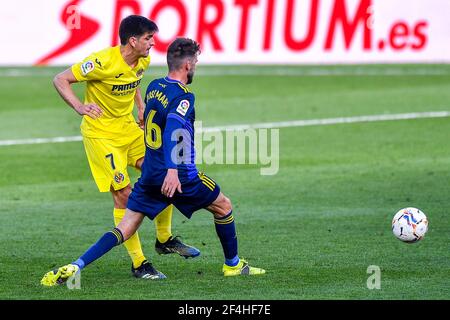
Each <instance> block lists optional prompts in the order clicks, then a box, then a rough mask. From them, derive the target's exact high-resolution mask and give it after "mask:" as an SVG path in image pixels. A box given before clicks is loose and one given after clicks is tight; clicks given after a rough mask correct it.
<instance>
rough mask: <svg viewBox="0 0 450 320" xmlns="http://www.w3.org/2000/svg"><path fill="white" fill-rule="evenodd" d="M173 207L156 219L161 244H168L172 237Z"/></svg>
mask: <svg viewBox="0 0 450 320" xmlns="http://www.w3.org/2000/svg"><path fill="white" fill-rule="evenodd" d="M172 213H173V205H170V206H168V207H167V208H165V209H164V210H163V211H161V213H160V214H158V215H157V216H156V218H155V226H156V237H157V238H158V241H159V242H161V243H164V242H166V241H167V240H169V238H170V237H171V236H172Z"/></svg>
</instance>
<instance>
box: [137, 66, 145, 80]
mask: <svg viewBox="0 0 450 320" xmlns="http://www.w3.org/2000/svg"><path fill="white" fill-rule="evenodd" d="M143 74H144V69H142V68H141V69H139V70H138V72H136V77H138V78H139V77H140V76H142V75H143Z"/></svg>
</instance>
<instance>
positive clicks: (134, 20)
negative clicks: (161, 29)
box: [119, 15, 158, 46]
mask: <svg viewBox="0 0 450 320" xmlns="http://www.w3.org/2000/svg"><path fill="white" fill-rule="evenodd" d="M157 31H158V26H157V25H156V23H154V22H153V21H152V20H150V19H147V18H146V17H143V16H137V15H131V16H128V17H126V18H125V19H123V20H122V21H121V22H120V26H119V37H120V44H122V45H123V46H124V45H126V44H127V43H128V39H130V38H131V37H140V36H142V35H143V34H144V33H146V32H157Z"/></svg>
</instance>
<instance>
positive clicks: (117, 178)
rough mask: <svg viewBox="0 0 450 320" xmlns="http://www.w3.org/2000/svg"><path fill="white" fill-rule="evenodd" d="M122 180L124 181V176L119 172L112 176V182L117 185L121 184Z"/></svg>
mask: <svg viewBox="0 0 450 320" xmlns="http://www.w3.org/2000/svg"><path fill="white" fill-rule="evenodd" d="M124 179H125V177H124V175H123V174H122V173H120V172H118V173H116V174H115V175H114V181H115V182H117V183H122V182H123V180H124Z"/></svg>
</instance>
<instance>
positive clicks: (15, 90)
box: [0, 65, 450, 300]
mask: <svg viewBox="0 0 450 320" xmlns="http://www.w3.org/2000/svg"><path fill="white" fill-rule="evenodd" d="M60 70H62V69H61V68H0V94H1V105H0V115H1V117H0V128H1V130H0V140H1V141H4V140H11V139H29V138H49V137H60V136H76V135H79V123H80V120H81V118H80V117H79V116H77V115H76V114H75V112H74V111H73V110H71V109H70V108H69V107H67V106H66V105H65V104H64V102H63V101H62V100H61V99H60V98H59V96H58V95H57V93H56V91H55V90H54V88H53V85H52V82H51V80H52V77H53V75H54V74H56V73H57V72H58V71H60ZM164 74H165V69H163V68H161V67H150V69H149V72H147V75H146V78H145V79H144V80H143V82H142V84H143V90H145V87H146V85H147V84H148V82H149V81H150V80H151V79H152V78H155V77H158V76H162V75H164ZM191 87H192V89H193V91H194V92H195V94H196V115H197V119H198V120H203V126H204V127H209V126H219V125H229V124H248V123H256V122H276V121H285V120H286V121H288V120H301V119H322V118H335V117H352V116H359V115H379V114H397V113H411V112H427V111H450V66H449V65H403V66H399V65H382V66H378V65H370V66H359V65H358V66H309V67H300V66H264V67H259V66H220V67H218V66H216V67H214V66H210V67H208V66H201V65H199V66H198V71H197V74H196V76H195V79H194V83H193V85H192V86H191ZM76 90H77V93H78V94H80V95H81V94H82V92H83V85H77V87H76ZM279 134H280V147H279V148H280V167H279V172H278V174H276V175H274V176H261V175H260V171H259V170H260V167H259V166H258V165H200V166H199V167H200V169H202V170H204V171H205V172H206V173H207V174H208V175H209V176H211V177H213V178H214V179H215V180H216V181H217V182H218V183H219V184H220V186H221V188H222V191H223V192H224V193H225V194H226V195H228V196H229V197H230V198H231V199H232V202H233V204H234V213H235V219H236V223H237V232H238V239H239V252H240V256H241V257H244V258H246V259H248V260H249V261H250V262H251V263H252V264H254V265H255V266H258V267H262V268H265V269H266V270H267V273H266V274H265V275H264V276H260V277H235V278H230V279H228V278H227V279H225V278H224V277H223V276H222V275H221V266H222V263H223V256H222V251H221V247H220V243H219V241H218V239H217V236H216V234H215V230H214V225H213V222H212V218H211V215H210V214H209V213H208V212H206V211H204V210H202V211H199V212H198V213H196V214H195V215H194V216H193V218H192V219H191V220H187V219H186V218H184V216H182V215H181V214H180V213H178V212H177V211H175V212H174V219H173V232H174V234H179V235H182V236H183V239H184V240H185V241H186V242H187V243H190V244H192V245H195V246H196V247H198V248H199V249H200V250H201V251H202V255H201V256H200V257H199V258H197V259H193V260H185V259H182V258H181V257H179V256H173V255H171V256H159V255H157V254H156V253H155V251H154V248H153V245H154V239H155V230H154V225H153V223H152V222H150V221H145V222H144V224H143V225H142V227H141V228H140V231H139V233H140V237H141V241H142V243H143V248H144V252H145V253H146V256H147V257H148V258H150V259H151V260H152V261H153V262H154V264H155V265H156V266H157V267H158V269H159V270H161V271H162V272H164V273H165V274H166V275H167V276H168V279H166V280H164V281H159V282H157V281H146V280H137V279H134V278H133V277H132V276H131V274H130V259H129V258H128V255H127V253H126V251H125V248H123V247H119V248H114V249H113V250H112V251H111V252H110V253H108V254H107V255H106V256H104V257H103V258H102V259H101V260H99V261H96V262H94V263H93V264H92V265H91V266H89V267H88V268H86V269H85V270H84V271H83V272H82V275H81V289H80V290H69V289H68V288H67V287H65V286H62V287H56V288H44V287H42V286H41V285H40V283H39V281H40V279H41V278H42V276H43V275H44V273H46V272H47V271H49V270H51V269H52V268H54V267H57V266H60V265H63V264H67V263H69V262H71V261H73V260H74V259H76V258H77V257H78V256H79V255H81V254H82V253H83V252H84V251H85V250H86V249H87V248H88V247H89V246H90V245H91V244H92V243H93V242H95V241H96V240H97V239H98V238H99V237H100V236H101V235H102V234H103V233H104V232H106V231H108V230H109V229H111V227H112V226H113V219H112V199H111V195H110V194H101V193H99V192H98V191H97V188H96V186H95V184H94V182H93V180H92V178H91V173H90V170H89V168H88V163H87V160H86V157H85V154H84V149H83V146H82V143H81V142H66V143H47V144H31V145H13V146H0V169H1V174H0V228H1V233H0V265H1V267H0V274H1V276H0V288H1V289H0V299H177V300H178V299H179V300H183V299H212V300H220V299H250V300H265V299H275V300H278V299H289V300H291V299H292V300H299V299H450V289H449V288H450V276H449V275H450V271H449V270H450V251H449V248H450V247H449V244H450V241H449V240H450V215H449V213H450V212H449V208H450V207H449V203H450V183H449V181H450V169H449V168H450V145H449V141H450V140H449V139H450V118H448V117H446V118H433V119H415V120H399V121H380V122H372V123H353V124H336V125H327V126H309V127H287V128H281V129H280V131H279ZM130 171H131V172H132V177H133V181H135V180H136V179H137V177H138V173H136V172H134V171H133V169H130ZM407 206H414V207H418V208H421V209H422V210H423V211H424V212H425V213H426V214H427V216H428V219H429V221H430V225H429V230H428V233H427V235H426V237H425V238H424V240H422V241H421V242H419V243H416V244H406V243H402V242H400V241H399V240H397V239H396V238H395V237H394V236H393V234H392V232H391V225H390V224H391V219H392V217H393V215H394V213H395V212H396V211H397V210H399V209H400V208H403V207H407ZM370 265H376V266H379V267H380V269H381V288H380V289H373V290H369V289H368V288H367V285H366V284H367V279H368V277H369V276H370V275H371V274H369V273H367V268H368V266H370Z"/></svg>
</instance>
